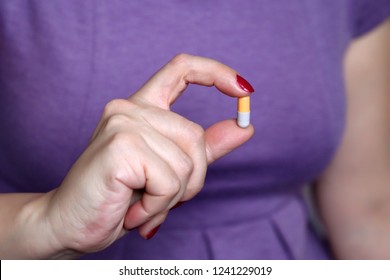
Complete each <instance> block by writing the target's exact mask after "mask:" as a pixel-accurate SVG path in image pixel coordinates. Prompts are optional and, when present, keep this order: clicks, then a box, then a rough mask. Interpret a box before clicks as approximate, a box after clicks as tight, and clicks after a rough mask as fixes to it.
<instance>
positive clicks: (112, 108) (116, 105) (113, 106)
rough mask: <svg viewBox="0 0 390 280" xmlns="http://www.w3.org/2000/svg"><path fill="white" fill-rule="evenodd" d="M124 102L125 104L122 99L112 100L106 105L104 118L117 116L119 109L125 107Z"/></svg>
mask: <svg viewBox="0 0 390 280" xmlns="http://www.w3.org/2000/svg"><path fill="white" fill-rule="evenodd" d="M123 102H124V100H122V99H113V100H110V101H109V102H108V103H107V104H106V106H105V107H104V110H103V116H105V117H109V116H111V115H113V114H115V113H116V112H118V111H119V109H120V108H121V107H122V106H123Z"/></svg>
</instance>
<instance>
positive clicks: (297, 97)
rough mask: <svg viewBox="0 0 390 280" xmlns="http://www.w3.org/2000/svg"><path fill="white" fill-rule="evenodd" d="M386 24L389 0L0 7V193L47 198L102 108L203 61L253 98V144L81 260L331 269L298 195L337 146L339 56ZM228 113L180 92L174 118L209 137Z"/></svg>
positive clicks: (222, 103)
mask: <svg viewBox="0 0 390 280" xmlns="http://www.w3.org/2000/svg"><path fill="white" fill-rule="evenodd" d="M389 14H390V1H388V0H376V1H372V0H359V1H355V0H343V1H330V0H328V1H325V0H323V1H320V0H305V1H301V0H297V1H291V0H280V1H257V0H248V1H241V0H229V1H227V0H215V1H198V0H188V1H181V0H171V1H120V0H113V1H78V0H67V1H27V0H14V1H1V2H0V131H1V136H0V190H1V191H2V192H46V191H48V190H50V189H52V188H55V187H56V186H58V185H59V184H60V183H61V181H62V179H63V178H64V176H65V175H66V173H67V170H69V168H70V166H71V165H72V163H73V162H74V161H75V160H76V159H77V157H78V156H79V155H80V153H81V152H82V151H83V149H84V148H85V147H86V145H87V143H88V140H89V137H90V136H91V134H92V131H93V130H94V127H95V126H96V124H97V122H98V120H99V117H100V115H101V112H102V109H103V107H104V105H105V104H106V103H107V102H108V101H109V100H111V99H113V98H118V97H127V96H128V95H129V94H131V93H133V92H135V91H136V90H137V88H139V87H140V86H141V85H142V84H143V83H144V81H146V80H147V79H148V78H149V77H150V76H151V75H152V74H153V73H154V72H155V71H156V70H157V69H158V68H159V67H161V66H162V65H163V64H165V63H166V62H167V61H168V60H169V59H171V58H172V57H173V56H174V55H175V54H177V53H181V52H186V53H190V54H195V55H201V56H206V57H211V58H214V59H217V60H219V61H221V62H223V63H225V64H227V65H229V66H231V67H233V68H235V69H236V70H238V71H239V72H240V74H241V75H242V76H244V77H245V78H246V79H248V80H249V81H250V82H251V84H252V85H253V86H254V87H255V89H256V92H255V93H254V94H253V95H252V98H251V100H252V105H251V111H252V122H253V124H254V126H255V129H256V134H255V136H254V138H253V139H252V140H251V141H250V142H248V143H247V144H245V145H244V146H242V147H240V148H239V149H237V150H236V151H234V152H232V153H231V154H229V155H228V156H226V157H225V158H223V159H222V160H220V161H218V162H217V163H214V164H213V165H211V166H210V168H209V171H208V175H207V180H206V184H205V187H204V189H203V191H202V192H201V194H200V195H199V196H198V197H197V198H195V199H194V200H193V201H191V202H188V203H186V204H185V205H183V206H182V207H180V208H178V209H175V210H173V211H171V214H170V216H169V217H168V219H167V221H166V222H165V223H164V225H162V227H161V228H160V231H159V232H158V234H157V235H156V236H155V238H153V239H152V240H150V241H145V240H142V239H141V238H140V237H138V236H137V234H136V233H135V232H133V233H130V234H129V235H128V236H126V237H125V238H123V239H121V240H120V241H118V242H116V243H115V244H114V245H113V246H111V247H110V248H108V249H107V250H105V251H103V252H100V253H96V254H91V255H88V256H85V258H112V259H127V258H128V259H208V258H216V259H322V258H329V257H330V255H329V252H328V250H327V249H326V246H323V244H322V241H321V240H319V239H318V238H317V237H316V236H315V235H314V234H313V232H312V230H311V228H310V225H309V224H308V222H307V209H306V206H305V203H304V201H303V199H302V197H301V195H300V193H301V188H302V186H303V185H304V184H306V183H308V182H310V181H312V180H313V179H314V178H316V176H318V174H319V173H320V172H321V171H322V170H323V169H324V168H325V167H326V165H327V164H328V163H329V161H330V160H331V158H332V156H333V154H334V152H335V150H336V148H337V146H338V144H339V142H340V138H341V135H342V132H343V127H344V114H345V100H344V85H343V82H342V67H341V61H342V57H343V53H344V51H345V49H346V47H347V45H348V43H349V42H350V41H351V40H352V39H353V38H354V37H357V36H360V35H362V34H364V33H365V32H367V31H369V30H371V29H372V28H374V27H375V26H377V25H378V24H379V23H380V22H382V21H383V20H384V19H385V18H386V17H387V16H388V15H389ZM205 101H207V102H205ZM235 104H236V100H235V99H233V98H229V97H226V96H224V95H222V94H219V93H216V90H215V89H210V88H202V87H198V86H190V87H189V89H188V90H187V91H186V92H185V93H184V95H183V96H182V97H181V98H180V99H179V100H178V101H177V103H176V104H175V105H174V106H173V110H174V111H176V112H178V113H180V114H182V115H184V116H186V117H188V118H189V119H191V120H193V121H196V122H198V123H200V124H202V125H203V126H204V127H207V126H209V125H210V124H212V123H214V122H216V121H217V120H221V119H224V118H234V117H235V114H236V112H235V110H236V105H235ZM64 230H66V229H64Z"/></svg>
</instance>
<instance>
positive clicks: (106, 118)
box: [45, 55, 253, 252]
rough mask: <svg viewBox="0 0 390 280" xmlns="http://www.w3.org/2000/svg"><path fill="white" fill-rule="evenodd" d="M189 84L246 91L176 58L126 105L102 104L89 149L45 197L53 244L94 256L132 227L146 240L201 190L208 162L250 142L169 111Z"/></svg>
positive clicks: (221, 71) (201, 64) (221, 74)
mask: <svg viewBox="0 0 390 280" xmlns="http://www.w3.org/2000/svg"><path fill="white" fill-rule="evenodd" d="M189 83H192V84H199V85H205V86H216V87H217V88H218V89H219V90H220V91H221V92H223V93H225V94H227V95H229V96H233V97H239V96H245V95H248V94H249V91H248V90H245V88H246V86H247V85H246V84H245V81H244V84H242V83H243V82H242V80H240V79H239V80H237V74H236V72H235V71H234V70H232V69H231V68H229V67H227V66H225V65H223V64H221V63H218V62H216V61H214V60H211V59H206V58H201V57H195V56H189V55H178V56H176V57H175V58H174V59H173V60H171V61H170V62H169V63H168V64H167V65H165V66H164V67H163V68H162V69H160V71H158V72H157V73H156V74H155V75H154V76H153V77H152V78H151V79H150V80H149V81H148V82H147V83H146V84H145V85H144V86H143V87H142V88H141V89H140V90H139V91H138V92H136V93H135V94H134V95H132V96H131V97H129V98H128V99H127V100H119V99H118V100H113V101H111V102H110V103H109V104H107V106H106V108H105V110H104V113H103V116H102V118H101V120H100V123H99V124H98V126H97V128H96V130H95V132H94V135H93V137H92V139H91V141H90V144H89V146H88V148H87V149H86V150H85V152H84V153H83V154H82V155H81V156H80V158H79V159H78V160H77V162H76V163H75V164H74V165H73V167H72V169H71V170H70V172H69V173H68V175H67V176H66V178H65V179H64V181H63V183H62V184H61V186H60V187H59V188H58V189H56V190H55V191H53V192H51V193H50V194H49V196H48V198H49V199H48V201H49V202H48V206H47V208H46V210H45V212H46V215H47V217H48V222H49V225H50V227H51V230H52V232H53V234H54V235H55V236H56V241H57V242H58V244H61V246H62V247H64V248H70V249H72V250H76V251H80V252H93V251H98V250H101V249H103V248H105V247H107V246H109V245H110V244H111V243H113V242H114V241H115V240H117V239H118V238H120V237H121V236H122V235H123V234H125V233H126V231H127V230H130V229H133V228H136V227H138V229H139V233H140V234H141V235H142V236H143V237H145V238H148V237H150V236H149V233H150V232H152V231H153V229H154V228H156V227H157V226H158V225H160V224H161V223H162V222H163V221H164V219H165V218H166V216H167V214H168V211H169V210H170V209H171V208H172V207H173V206H175V205H176V204H177V203H178V202H179V201H185V200H189V199H191V198H192V197H194V196H195V195H196V194H197V193H198V192H199V191H200V190H201V188H202V186H203V184H204V179H205V174H206V169H207V165H208V164H210V163H211V162H213V161H215V160H216V159H218V158H220V157H221V156H223V155H225V154H226V153H228V152H230V151H231V150H233V149H235V148H236V147H238V146H240V145H242V144H243V143H245V142H246V141H247V140H249V138H250V137H251V136H252V135H253V127H252V126H250V127H248V128H247V129H242V128H239V127H238V126H237V125H236V122H235V120H225V121H222V122H219V123H216V124H214V125H213V126H211V127H210V128H208V129H207V130H205V131H204V130H203V129H202V128H201V127H200V126H199V125H197V124H195V123H193V122H191V121H189V120H187V119H185V118H183V117H181V116H180V115H177V114H175V113H173V112H171V111H170V110H169V108H170V105H171V104H172V103H173V102H174V101H175V100H176V98H178V97H179V96H180V94H181V93H182V92H183V91H184V90H185V89H186V87H187V85H188V84H189Z"/></svg>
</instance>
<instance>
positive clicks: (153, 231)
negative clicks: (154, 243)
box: [146, 226, 160, 240]
mask: <svg viewBox="0 0 390 280" xmlns="http://www.w3.org/2000/svg"><path fill="white" fill-rule="evenodd" d="M159 228H160V226H157V227H155V228H154V229H152V230H151V231H150V232H149V233H148V234H147V235H146V239H147V240H149V239H151V238H152V237H153V236H154V235H155V234H156V233H157V231H158V229H159Z"/></svg>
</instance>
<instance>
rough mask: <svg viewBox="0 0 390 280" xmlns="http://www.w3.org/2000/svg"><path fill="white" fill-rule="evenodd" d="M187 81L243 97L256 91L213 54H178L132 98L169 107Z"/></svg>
mask: <svg viewBox="0 0 390 280" xmlns="http://www.w3.org/2000/svg"><path fill="white" fill-rule="evenodd" d="M188 84H197V85H203V86H215V87H216V88H217V89H218V90H220V91H221V92H222V93H224V94H226V95H229V96H232V97H243V96H247V95H249V94H250V93H252V92H254V89H253V87H252V86H251V85H250V84H249V83H248V82H247V81H246V80H245V79H244V78H242V77H241V76H240V75H238V74H237V72H236V71H235V70H233V69H232V68H230V67H228V66H226V65H225V64H222V63H220V62H218V61H216V60H213V59H210V58H205V57H200V56H192V55H188V54H179V55H177V56H175V57H174V58H173V59H172V60H171V61H170V62H168V63H167V64H166V65H164V66H163V67H162V68H161V69H160V70H159V71H158V72H157V73H155V74H154V75H153V76H152V77H151V78H150V79H149V81H147V82H146V84H144V85H143V86H142V87H141V89H140V90H138V91H137V93H135V94H134V95H133V96H131V97H130V98H129V99H138V100H141V101H144V102H147V103H149V104H152V105H155V106H158V107H160V108H162V109H169V108H170V105H171V104H172V103H173V102H175V100H176V99H177V98H178V97H179V96H180V94H181V93H182V92H183V91H184V90H185V89H186V88H187V86H188Z"/></svg>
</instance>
